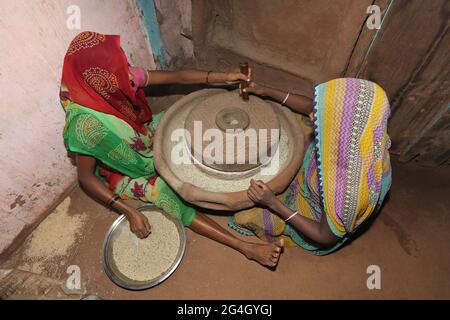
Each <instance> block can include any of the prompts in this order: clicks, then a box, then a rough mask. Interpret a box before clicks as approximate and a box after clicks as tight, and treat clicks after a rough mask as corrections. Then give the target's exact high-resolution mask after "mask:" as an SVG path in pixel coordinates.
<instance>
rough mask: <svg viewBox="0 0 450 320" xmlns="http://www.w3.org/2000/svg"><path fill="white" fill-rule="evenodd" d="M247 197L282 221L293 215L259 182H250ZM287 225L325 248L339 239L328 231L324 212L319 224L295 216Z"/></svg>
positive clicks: (298, 215)
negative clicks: (269, 210)
mask: <svg viewBox="0 0 450 320" xmlns="http://www.w3.org/2000/svg"><path fill="white" fill-rule="evenodd" d="M247 195H248V197H249V198H250V200H252V201H253V202H255V203H258V204H261V205H264V206H267V207H268V208H269V209H271V210H272V211H273V212H275V213H276V214H277V215H278V216H280V218H281V219H283V220H286V219H287V218H289V217H291V216H292V214H294V212H292V210H291V209H289V208H288V207H286V206H285V205H284V204H283V203H282V202H281V201H280V200H279V199H278V198H277V197H276V196H275V194H274V193H273V192H272V190H270V188H269V187H268V186H267V185H266V184H265V183H264V182H262V181H260V180H258V181H255V180H251V181H250V188H249V189H248V191H247ZM287 223H290V224H291V225H292V226H293V227H294V229H295V230H297V231H299V232H300V233H301V234H302V235H304V236H306V237H307V238H308V239H310V240H312V241H314V243H316V244H318V245H320V246H323V247H325V248H327V247H331V246H333V245H334V244H336V243H337V242H338V240H339V238H338V237H336V236H335V235H334V233H333V232H332V231H331V230H330V227H329V226H328V222H327V217H326V214H325V212H323V213H322V219H321V221H320V222H317V221H314V220H311V219H308V218H305V217H303V216H302V215H300V214H296V215H295V216H293V217H292V218H291V219H289V222H287Z"/></svg>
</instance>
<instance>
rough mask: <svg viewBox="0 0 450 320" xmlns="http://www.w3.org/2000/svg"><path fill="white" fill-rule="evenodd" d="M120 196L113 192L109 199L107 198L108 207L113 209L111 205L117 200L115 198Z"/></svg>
mask: <svg viewBox="0 0 450 320" xmlns="http://www.w3.org/2000/svg"><path fill="white" fill-rule="evenodd" d="M119 198H120V196H119V195H118V194H114V195H113V196H112V197H111V199H109V201H108V203H107V204H106V206H107V207H108V208H110V209H114V208H113V205H114V204H115V203H116V202H117V200H118V199H119Z"/></svg>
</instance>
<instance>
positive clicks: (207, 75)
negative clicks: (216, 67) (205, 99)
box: [205, 70, 212, 83]
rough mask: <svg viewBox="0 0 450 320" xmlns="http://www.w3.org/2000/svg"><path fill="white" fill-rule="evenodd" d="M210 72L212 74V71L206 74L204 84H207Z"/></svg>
mask: <svg viewBox="0 0 450 320" xmlns="http://www.w3.org/2000/svg"><path fill="white" fill-rule="evenodd" d="M211 72H212V71H211V70H209V71H208V72H207V73H206V78H205V83H209V74H210V73H211Z"/></svg>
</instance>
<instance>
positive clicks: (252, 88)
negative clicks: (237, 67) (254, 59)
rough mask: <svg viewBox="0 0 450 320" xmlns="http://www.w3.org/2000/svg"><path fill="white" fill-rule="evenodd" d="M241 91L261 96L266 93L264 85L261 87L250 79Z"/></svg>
mask: <svg viewBox="0 0 450 320" xmlns="http://www.w3.org/2000/svg"><path fill="white" fill-rule="evenodd" d="M242 91H244V92H247V93H253V94H256V95H257V96H261V97H263V96H265V95H266V87H263V86H261V85H259V84H257V83H256V82H253V81H251V82H250V83H249V84H248V87H247V88H244V89H243V90H242Z"/></svg>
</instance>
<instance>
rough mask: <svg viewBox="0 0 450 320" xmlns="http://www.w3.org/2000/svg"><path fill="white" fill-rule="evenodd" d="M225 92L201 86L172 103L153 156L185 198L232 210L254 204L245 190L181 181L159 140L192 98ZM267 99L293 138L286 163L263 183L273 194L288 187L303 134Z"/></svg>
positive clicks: (290, 117) (290, 116)
mask: <svg viewBox="0 0 450 320" xmlns="http://www.w3.org/2000/svg"><path fill="white" fill-rule="evenodd" d="M225 91H226V90H224V89H203V90H199V91H196V92H194V93H191V94H189V95H186V96H184V97H182V98H181V99H180V100H178V101H177V102H175V103H174V104H173V105H172V106H171V107H170V108H169V109H168V110H167V111H166V113H165V114H164V116H163V117H162V119H161V121H160V123H159V125H158V128H157V130H156V132H155V137H154V143H153V155H154V160H155V168H156V171H157V172H158V173H159V175H160V176H161V177H162V178H163V179H164V180H165V181H166V182H167V183H168V184H169V185H170V186H171V187H172V188H173V189H174V190H175V192H177V193H178V194H179V195H180V196H181V198H183V199H184V200H185V201H187V202H189V203H191V204H194V205H196V206H199V207H202V208H207V209H214V210H223V211H236V210H241V209H245V208H250V207H253V206H254V203H253V202H252V201H251V200H250V199H249V198H248V196H247V190H242V191H237V192H212V191H207V190H204V189H201V188H199V187H196V186H194V185H192V184H191V183H188V182H183V181H181V180H180V179H179V178H178V177H177V176H176V175H175V174H174V172H173V171H172V169H171V168H170V165H168V164H167V163H168V162H167V159H166V158H165V156H164V152H163V141H164V139H165V138H166V139H167V138H168V136H170V135H166V134H165V131H164V128H165V127H167V123H168V122H169V121H171V119H172V118H173V117H174V116H175V115H176V114H177V110H178V109H179V108H181V107H183V106H184V105H186V104H187V103H188V102H191V101H193V100H195V99H199V98H204V97H205V96H209V95H213V94H217V93H223V92H225ZM266 101H267V100H266ZM268 102H270V103H272V104H273V105H275V106H277V107H278V108H276V110H277V111H278V112H279V113H278V116H280V117H284V118H285V121H286V122H287V123H289V125H290V126H289V128H286V130H288V131H290V133H291V134H290V137H293V138H294V139H291V140H290V143H292V149H293V152H291V157H290V159H289V161H288V164H287V165H286V167H285V168H283V169H282V170H281V171H280V172H279V173H278V174H277V176H275V177H274V178H272V179H271V180H270V181H269V182H267V185H268V186H269V187H270V189H271V190H272V191H273V192H274V193H275V194H279V193H281V192H283V191H284V190H285V189H286V188H287V187H288V186H289V184H290V183H291V181H292V179H293V178H294V177H295V176H296V175H297V173H298V171H299V170H300V167H301V164H302V161H303V156H304V152H305V134H304V133H303V131H302V129H301V127H300V124H299V123H298V122H297V121H296V119H295V117H294V114H293V113H292V111H290V110H289V109H288V108H286V107H282V106H281V105H280V104H276V103H274V102H271V101H268ZM169 161H170V159H169Z"/></svg>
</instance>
